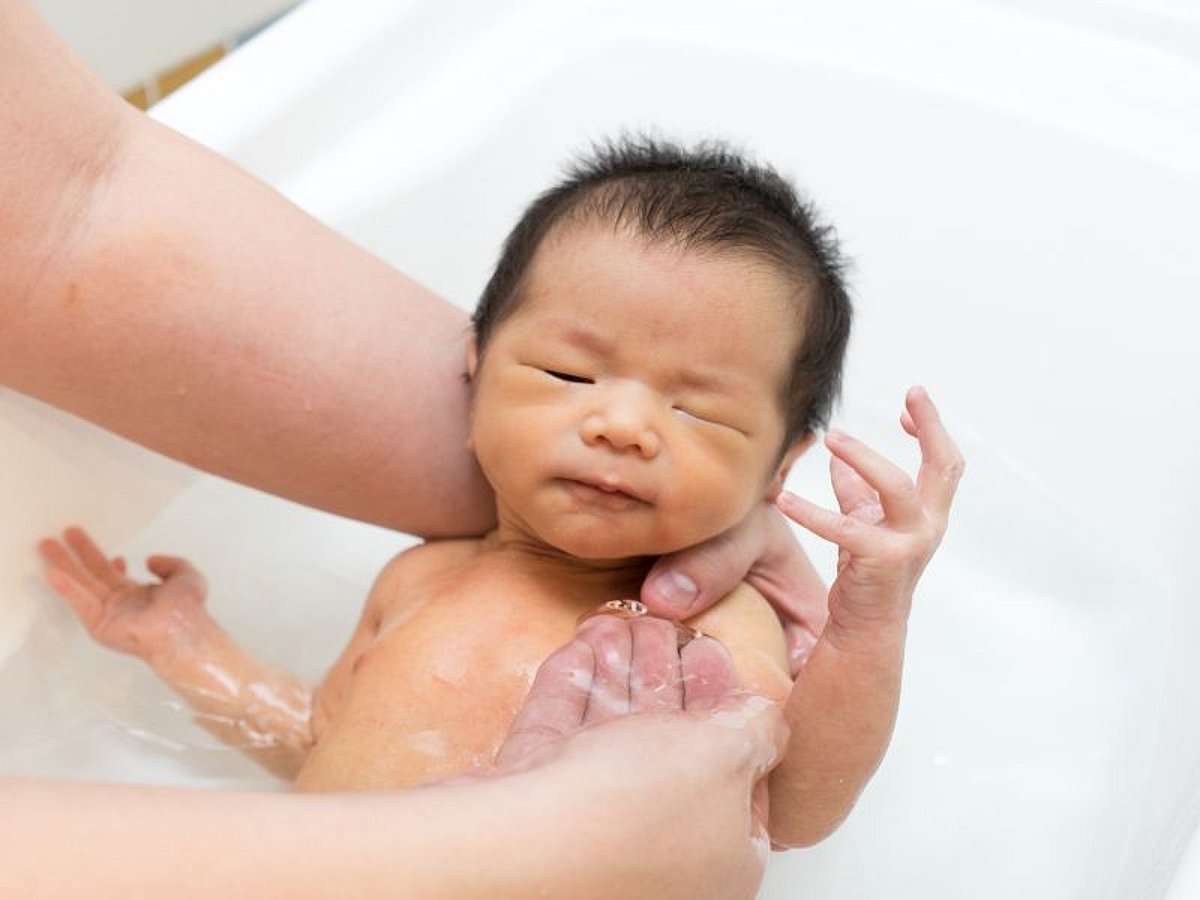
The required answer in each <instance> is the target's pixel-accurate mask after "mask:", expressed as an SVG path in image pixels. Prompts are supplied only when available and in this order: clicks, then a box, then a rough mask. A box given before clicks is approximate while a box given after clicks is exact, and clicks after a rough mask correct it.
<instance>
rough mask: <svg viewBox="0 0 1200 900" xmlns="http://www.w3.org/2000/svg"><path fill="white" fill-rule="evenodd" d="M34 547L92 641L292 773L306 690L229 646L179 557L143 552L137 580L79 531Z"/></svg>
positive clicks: (219, 730) (304, 741)
mask: <svg viewBox="0 0 1200 900" xmlns="http://www.w3.org/2000/svg"><path fill="white" fill-rule="evenodd" d="M38 550H39V552H40V553H41V555H42V558H43V559H44V560H45V562H46V564H47V567H48V568H47V571H46V581H47V582H48V583H49V585H50V586H51V587H52V588H53V589H54V590H55V591H56V592H57V593H58V594H59V595H60V596H61V597H62V598H63V599H64V600H66V601H67V603H68V604H69V605H70V606H71V609H72V610H74V612H75V615H76V616H78V618H79V621H80V623H81V624H82V625H83V627H84V628H86V629H87V632H88V634H89V635H90V636H91V637H92V639H93V640H94V641H96V642H97V643H98V644H100V645H102V646H104V647H107V648H108V649H110V650H114V651H116V652H117V653H124V654H127V655H129V656H135V657H137V658H139V659H141V660H142V661H143V662H144V663H145V664H146V665H147V666H149V668H150V669H151V670H152V671H153V672H154V674H155V675H157V676H158V677H159V678H161V679H162V680H163V681H164V682H165V683H166V684H167V685H168V686H169V687H170V688H171V689H172V690H173V691H175V693H177V694H178V695H179V696H180V697H181V698H183V700H184V701H185V702H186V703H187V704H188V706H190V707H191V708H192V711H193V712H195V714H196V722H197V724H199V725H201V726H202V727H204V728H206V729H207V730H208V731H210V732H211V733H212V734H214V735H216V736H217V737H218V738H220V739H221V740H222V741H224V742H225V743H227V744H230V745H231V746H234V747H237V748H238V749H239V750H242V751H244V752H245V753H246V754H248V755H249V756H251V757H252V758H253V759H255V760H256V761H258V762H259V763H261V764H262V765H263V766H264V767H265V768H266V769H267V770H268V771H270V772H271V773H272V774H274V775H277V776H279V777H280V778H284V779H287V780H289V781H291V780H292V779H294V778H295V777H296V774H297V773H298V772H299V771H300V768H301V767H302V766H303V765H304V761H305V759H307V757H308V754H309V751H311V750H312V746H313V743H314V735H313V728H312V705H313V686H312V685H311V684H309V683H308V682H306V681H304V680H303V679H301V678H297V677H296V676H295V675H292V674H291V673H290V672H285V671H283V670H282V669H275V668H272V667H270V666H266V665H263V664H262V663H260V662H258V661H257V660H255V659H254V658H253V657H251V656H250V655H249V654H248V653H246V651H245V650H243V649H242V648H241V647H239V646H238V645H237V643H236V642H234V640H233V638H231V637H230V636H229V635H228V634H227V633H226V632H225V630H224V629H223V628H221V626H220V625H218V624H217V623H216V621H214V620H213V618H212V617H211V616H210V615H209V614H208V610H207V609H206V608H205V605H204V604H205V599H206V596H207V593H208V586H207V584H206V582H205V579H204V576H203V575H201V574H200V573H199V572H198V571H196V569H195V568H193V567H192V565H191V564H190V563H189V562H188V561H187V560H185V559H182V558H180V557H177V556H161V555H158V556H151V557H150V558H149V559H148V560H146V565H147V567H148V568H149V569H150V571H151V572H152V573H153V574H154V575H155V576H156V577H157V578H158V581H157V582H147V583H143V582H138V581H134V580H133V579H132V578H129V577H128V576H127V575H126V574H125V562H124V560H122V559H120V558H119V557H118V558H113V559H109V558H108V557H107V556H106V555H105V554H104V553H103V552H102V551H101V549H100V548H99V547H98V546H97V545H96V543H95V542H94V541H93V540H92V539H91V537H90V536H89V535H88V534H87V532H85V531H84V530H83V529H81V528H68V529H67V530H66V531H65V532H63V536H62V540H56V539H46V540H43V541H41V542H40V543H39V544H38Z"/></svg>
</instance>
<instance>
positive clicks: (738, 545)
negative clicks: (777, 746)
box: [641, 500, 829, 676]
mask: <svg viewBox="0 0 1200 900" xmlns="http://www.w3.org/2000/svg"><path fill="white" fill-rule="evenodd" d="M743 581H745V582H747V583H748V584H750V585H751V586H752V587H754V588H755V589H756V590H757V591H758V592H759V593H760V594H762V595H763V596H764V597H765V598H766V599H767V601H768V602H769V603H770V604H771V606H773V607H774V608H775V611H776V613H778V614H779V619H780V621H781V622H782V623H783V626H784V632H785V633H786V635H787V640H788V655H789V658H790V661H791V669H792V675H793V676H794V675H795V674H796V672H798V671H799V670H800V668H801V667H802V666H803V665H804V660H805V659H806V658H807V657H808V654H809V651H811V650H812V648H813V645H814V644H816V642H817V638H819V637H820V636H821V632H822V630H823V629H824V627H825V620H826V619H827V618H828V615H829V608H828V602H827V597H828V595H827V591H826V588H825V584H824V582H823V581H822V580H821V577H820V576H819V575H818V574H817V571H816V569H815V568H813V564H812V562H811V561H810V560H809V558H808V556H807V555H805V553H804V551H803V550H802V549H801V548H800V545H799V544H798V543H797V541H796V536H795V535H794V534H793V533H792V530H791V528H790V526H789V525H788V523H787V520H786V519H785V518H784V517H783V516H782V515H781V514H780V512H779V510H778V509H776V508H775V505H774V504H772V503H769V502H767V501H765V500H764V501H763V502H762V503H761V504H760V505H759V506H758V507H757V508H756V509H755V510H754V511H753V512H752V513H751V514H750V515H749V516H747V517H746V518H745V519H743V520H742V521H741V522H740V523H739V524H737V525H735V526H734V527H733V528H731V529H729V530H728V531H726V532H723V533H721V534H719V535H717V536H716V537H713V538H710V539H709V540H707V541H705V542H704V543H702V544H697V545H696V546H695V547H689V548H688V549H686V550H681V551H679V552H678V553H673V554H671V555H669V556H664V557H663V558H662V559H660V560H659V561H658V562H657V563H656V564H655V566H654V568H653V569H651V570H650V574H649V575H648V576H647V577H646V581H645V583H644V584H643V585H642V594H641V599H642V602H643V603H645V604H646V606H647V607H648V608H649V609H650V611H651V612H653V613H655V614H656V615H660V616H666V617H668V618H673V619H687V618H690V617H691V616H694V615H698V614H699V613H701V612H703V611H704V610H706V609H708V607H710V606H712V605H713V604H714V603H716V602H717V601H718V600H720V599H721V598H722V597H724V596H725V595H726V594H728V593H729V592H730V591H732V590H733V589H734V588H735V587H737V585H738V584H739V583H741V582H743Z"/></svg>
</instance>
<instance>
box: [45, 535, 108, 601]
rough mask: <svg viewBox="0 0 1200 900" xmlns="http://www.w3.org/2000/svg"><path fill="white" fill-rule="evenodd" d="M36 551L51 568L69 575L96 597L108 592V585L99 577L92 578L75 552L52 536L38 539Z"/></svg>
mask: <svg viewBox="0 0 1200 900" xmlns="http://www.w3.org/2000/svg"><path fill="white" fill-rule="evenodd" d="M38 553H39V554H40V555H41V557H42V559H43V560H44V561H45V563H46V565H48V566H49V567H50V568H51V569H52V570H54V569H56V570H58V571H59V572H62V573H63V574H65V575H67V576H69V577H70V578H71V580H72V581H74V582H75V583H76V584H77V585H79V586H80V587H82V588H84V589H86V590H87V591H89V592H90V593H92V594H95V595H96V596H97V597H103V596H104V595H105V594H107V593H108V587H107V586H106V585H105V584H104V583H103V582H102V581H100V580H99V579H97V578H94V577H93V576H92V575H91V573H90V572H88V571H87V569H85V568H84V567H83V566H82V565H81V564H80V562H79V560H78V559H77V558H76V556H75V554H73V553H72V552H71V551H70V550H68V549H67V548H66V547H65V546H64V545H63V544H61V543H60V542H58V541H56V540H54V539H53V538H46V539H45V540H43V541H39V542H38Z"/></svg>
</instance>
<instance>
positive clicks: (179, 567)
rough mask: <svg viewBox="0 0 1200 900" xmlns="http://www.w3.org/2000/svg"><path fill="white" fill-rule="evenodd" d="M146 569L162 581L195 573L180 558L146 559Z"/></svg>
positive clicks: (160, 557) (155, 557) (190, 565)
mask: <svg viewBox="0 0 1200 900" xmlns="http://www.w3.org/2000/svg"><path fill="white" fill-rule="evenodd" d="M146 568H147V569H149V570H150V571H151V572H152V573H153V574H154V575H156V576H157V577H159V578H161V579H162V580H163V581H166V580H167V579H168V578H170V577H172V576H174V575H183V574H186V573H189V572H195V571H196V570H195V569H194V568H193V567H192V564H191V563H189V562H188V561H187V560H186V559H184V558H183V557H181V556H161V555H155V556H150V557H147V558H146Z"/></svg>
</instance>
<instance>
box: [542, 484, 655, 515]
mask: <svg viewBox="0 0 1200 900" xmlns="http://www.w3.org/2000/svg"><path fill="white" fill-rule="evenodd" d="M563 482H564V483H565V484H566V486H567V490H568V491H569V492H570V493H571V494H572V496H574V497H576V498H577V499H579V500H581V501H583V502H585V503H589V504H593V505H598V506H603V507H605V508H609V509H632V508H633V507H636V506H644V505H646V504H648V503H649V501H648V500H646V499H644V498H642V497H641V496H639V495H638V494H636V493H634V492H633V490H632V489H630V488H627V487H625V486H620V485H616V484H609V483H606V482H602V481H597V480H592V479H587V478H564V479H563Z"/></svg>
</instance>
